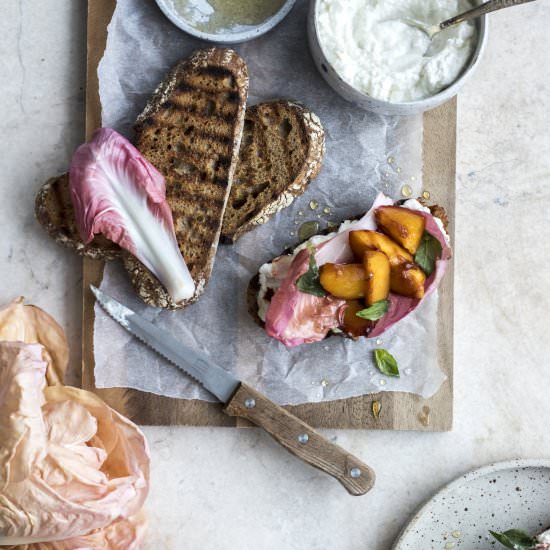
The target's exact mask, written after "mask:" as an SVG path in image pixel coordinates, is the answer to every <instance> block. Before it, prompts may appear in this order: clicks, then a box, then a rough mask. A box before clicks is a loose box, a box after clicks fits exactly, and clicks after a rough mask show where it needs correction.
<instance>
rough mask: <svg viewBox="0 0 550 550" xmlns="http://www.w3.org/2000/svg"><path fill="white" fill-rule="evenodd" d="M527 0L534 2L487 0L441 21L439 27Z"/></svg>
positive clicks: (456, 23) (448, 25)
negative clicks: (487, 0)
mask: <svg viewBox="0 0 550 550" xmlns="http://www.w3.org/2000/svg"><path fill="white" fill-rule="evenodd" d="M527 2H534V0H489V2H485V3H483V4H481V5H480V6H476V7H475V8H472V9H471V10H468V11H465V12H464V13H461V14H459V15H455V16H454V17H451V18H450V19H447V20H446V21H443V23H440V24H439V28H440V29H441V30H443V29H446V28H447V27H451V26H453V25H458V23H462V22H463V21H469V20H470V19H474V18H475V17H479V16H480V15H485V14H486V13H490V12H492V11H496V10H501V9H503V8H510V7H512V6H519V4H525V3H527Z"/></svg>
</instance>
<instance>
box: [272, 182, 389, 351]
mask: <svg viewBox="0 0 550 550" xmlns="http://www.w3.org/2000/svg"><path fill="white" fill-rule="evenodd" d="M391 204H393V201H392V200H391V199H390V198H388V197H386V196H385V195H384V194H382V193H379V194H378V196H377V197H376V199H375V201H374V204H373V205H372V207H371V209H370V210H369V211H368V212H367V213H366V214H365V215H364V216H363V217H362V218H361V219H359V220H357V221H356V222H353V223H352V224H350V225H349V226H348V227H347V228H346V229H345V230H343V231H340V232H339V233H338V234H336V235H335V236H334V237H332V238H331V239H330V240H328V241H324V242H322V243H320V244H318V245H317V246H316V247H315V249H316V253H315V259H316V261H317V265H319V266H321V265H323V264H326V263H329V262H332V263H345V262H349V261H352V260H353V252H352V250H351V248H350V246H349V232H350V231H357V230H359V229H376V221H375V219H374V211H375V209H376V208H378V207H379V206H383V205H391ZM308 262H309V252H308V251H307V250H302V251H301V252H299V253H298V254H297V255H296V257H295V258H294V260H293V261H292V263H291V264H290V266H289V269H288V272H287V275H286V277H285V279H284V280H283V281H282V283H281V286H280V287H279V288H278V289H277V291H276V292H275V294H274V296H273V298H272V299H271V303H270V305H269V308H268V310H267V314H266V319H265V329H266V332H267V334H268V335H269V336H271V337H273V338H276V339H277V340H279V341H280V342H282V343H283V344H284V345H285V346H287V347H292V346H298V345H300V344H305V343H312V342H319V341H320V340H322V339H323V338H325V336H326V335H327V334H328V332H329V330H331V329H333V328H337V327H338V326H339V324H340V323H339V316H340V315H339V312H340V311H341V308H342V306H343V305H345V301H344V300H338V299H336V298H334V297H331V296H326V297H324V298H320V297H317V296H313V295H311V294H306V293H304V292H300V291H299V290H298V288H297V287H296V285H295V282H296V279H298V277H300V275H303V274H304V273H305V272H306V271H307V269H308Z"/></svg>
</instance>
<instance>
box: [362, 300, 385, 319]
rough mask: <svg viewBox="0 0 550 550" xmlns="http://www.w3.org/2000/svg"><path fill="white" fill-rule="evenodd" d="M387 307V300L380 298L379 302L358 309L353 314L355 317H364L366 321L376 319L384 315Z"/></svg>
mask: <svg viewBox="0 0 550 550" xmlns="http://www.w3.org/2000/svg"><path fill="white" fill-rule="evenodd" d="M389 307H390V302H389V300H380V301H379V302H375V303H374V304H372V306H370V307H368V308H367V309H362V310H361V311H358V312H357V313H356V314H355V315H357V317H361V319H366V320H367V321H378V319H380V318H382V317H384V315H385V313H386V312H387V311H388V308H389Z"/></svg>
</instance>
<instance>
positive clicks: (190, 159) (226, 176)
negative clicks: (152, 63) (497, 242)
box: [123, 48, 248, 308]
mask: <svg viewBox="0 0 550 550" xmlns="http://www.w3.org/2000/svg"><path fill="white" fill-rule="evenodd" d="M247 92H248V73H247V68H246V64H245V62H244V61H243V60H242V59H241V58H240V57H239V56H238V54H237V53H235V52H234V51H233V50H229V49H221V48H210V49H207V50H199V51H197V52H195V53H194V54H193V55H192V56H191V57H190V58H189V59H186V60H185V61H183V62H181V63H179V64H178V65H176V66H175V67H174V68H173V69H172V70H171V71H170V73H169V74H168V76H167V77H166V79H165V80H164V81H163V82H162V83H161V84H160V85H159V87H158V88H157V89H156V91H155V92H154V94H153V96H152V98H151V99H150V101H149V102H148V103H147V105H146V107H145V109H144V111H143V112H142V113H141V115H139V117H138V119H137V122H136V127H135V130H136V137H135V145H136V147H137V148H138V150H139V151H140V152H141V153H142V154H143V156H144V157H145V158H147V160H149V161H150V162H151V163H152V164H153V165H154V166H155V167H156V168H157V169H158V170H159V171H160V172H161V173H162V174H163V175H164V177H165V178H166V198H167V201H168V204H169V205H170V208H171V209H172V215H173V218H174V226H175V231H176V238H177V241H178V245H179V248H180V250H181V253H182V255H183V257H184V258H185V261H186V263H187V266H188V267H189V270H190V272H191V275H192V277H193V280H194V281H195V285H196V291H195V295H194V296H193V298H191V300H189V301H188V302H186V303H183V304H176V303H174V302H173V300H172V299H171V298H170V296H169V295H168V293H167V292H166V290H165V289H164V288H163V287H162V285H161V284H160V283H159V282H158V280H157V279H156V278H155V277H154V276H153V275H152V274H151V273H150V272H149V271H148V270H147V269H146V268H145V267H144V266H143V265H142V264H141V263H140V262H139V261H138V260H137V259H136V258H135V257H133V256H131V255H130V254H126V253H125V254H124V256H123V257H124V265H125V267H126V269H127V270H128V272H129V273H130V276H131V279H132V283H133V284H134V287H135V288H136V290H137V292H138V293H139V295H140V296H141V298H142V299H143V300H144V301H145V302H147V303H148V304H150V305H154V306H158V307H167V308H177V307H181V306H183V305H186V304H187V303H191V302H193V301H195V300H196V299H197V298H198V297H199V296H200V294H201V293H202V292H203V290H204V287H205V285H206V284H207V282H208V279H209V277H210V272H211V271H212V266H213V262H214V256H215V254H216V249H217V246H218V241H219V237H220V231H221V225H222V220H223V215H224V211H225V207H226V203H227V199H228V196H229V192H230V190H231V185H232V182H233V176H234V173H235V168H236V164H237V157H238V152H239V145H240V142H241V135H242V129H243V123H244V114H245V108H246V96H247Z"/></svg>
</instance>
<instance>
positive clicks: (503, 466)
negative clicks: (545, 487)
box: [391, 458, 550, 550]
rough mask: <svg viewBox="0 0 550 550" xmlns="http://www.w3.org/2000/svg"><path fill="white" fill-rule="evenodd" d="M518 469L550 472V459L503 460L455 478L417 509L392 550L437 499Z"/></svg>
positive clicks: (397, 548)
mask: <svg viewBox="0 0 550 550" xmlns="http://www.w3.org/2000/svg"><path fill="white" fill-rule="evenodd" d="M518 468H522V469H525V468H547V469H549V470H550V458H516V459H512V460H503V461H500V462H491V463H490V464H486V465H485V466H481V467H479V468H475V469H473V470H469V471H468V472H466V473H465V474H462V475H460V476H458V477H456V478H454V479H453V480H452V481H450V482H449V483H447V484H445V485H443V487H441V488H440V489H438V490H437V491H436V492H435V493H433V494H432V495H431V496H430V497H429V498H428V499H427V500H426V501H424V502H423V503H422V504H421V505H420V507H419V508H417V509H416V510H415V511H414V512H413V513H412V514H411V516H410V519H409V520H408V521H407V523H406V524H405V525H404V527H403V528H402V529H401V531H400V532H399V534H398V535H397V537H396V539H395V541H394V543H393V545H392V547H391V550H400V544H401V543H402V542H403V538H404V537H405V536H407V535H408V534H409V533H410V531H412V529H413V528H414V526H415V525H416V523H418V520H419V519H420V516H422V515H423V514H424V512H425V511H426V509H427V508H428V506H429V505H430V504H431V503H432V501H433V500H435V499H436V498H437V497H439V496H441V495H444V494H446V493H449V492H450V491H452V490H453V489H454V488H455V486H458V485H459V484H463V483H469V482H470V481H473V480H475V479H478V478H480V477H483V476H485V475H487V474H490V473H495V472H502V471H503V470H513V469H518Z"/></svg>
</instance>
